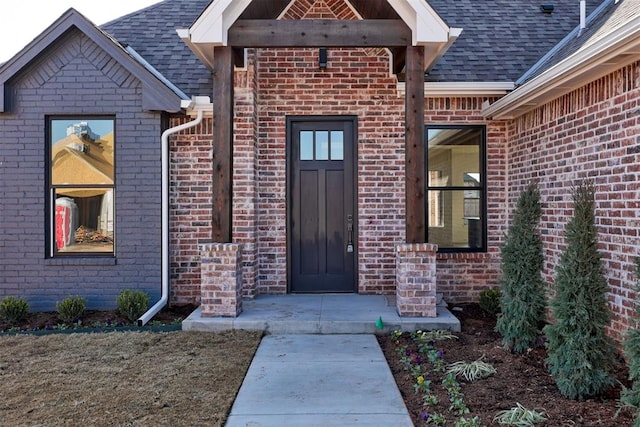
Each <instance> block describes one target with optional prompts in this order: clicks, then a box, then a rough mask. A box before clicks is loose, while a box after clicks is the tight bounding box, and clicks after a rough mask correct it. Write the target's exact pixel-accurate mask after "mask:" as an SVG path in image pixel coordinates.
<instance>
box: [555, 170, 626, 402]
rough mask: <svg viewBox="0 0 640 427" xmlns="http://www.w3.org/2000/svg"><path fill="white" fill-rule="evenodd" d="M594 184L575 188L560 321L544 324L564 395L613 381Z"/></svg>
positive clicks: (590, 392) (559, 274)
mask: <svg viewBox="0 0 640 427" xmlns="http://www.w3.org/2000/svg"><path fill="white" fill-rule="evenodd" d="M594 197H595V196H594V188H593V186H592V184H591V183H589V182H582V183H580V184H579V185H578V186H577V187H575V188H574V190H573V202H574V206H573V211H574V212H573V216H572V218H571V219H570V220H569V223H568V224H567V226H566V230H565V236H566V248H565V250H564V251H563V253H562V255H561V258H560V263H559V265H558V267H557V270H556V276H555V290H556V295H555V297H554V298H553V299H552V301H551V309H552V315H553V318H554V319H555V322H554V323H552V324H550V325H547V326H546V327H545V328H544V333H545V334H546V337H547V343H546V346H547V353H548V357H547V363H548V366H549V370H550V372H551V375H552V376H553V378H554V380H555V382H556V384H557V386H558V389H559V390H560V393H562V395H564V396H565V397H568V398H570V399H578V400H583V399H586V398H588V397H594V396H598V395H601V394H602V393H603V392H605V391H606V390H607V389H608V388H609V386H610V385H612V383H613V379H612V377H611V375H610V372H611V370H612V367H613V360H614V352H613V349H614V346H613V342H612V340H611V338H609V337H608V336H607V334H606V332H605V328H606V326H607V325H608V324H609V319H610V317H611V314H610V311H609V307H608V303H607V297H606V294H607V281H606V279H605V277H604V272H603V268H602V263H601V259H600V253H599V252H598V232H597V230H596V227H595V210H594Z"/></svg>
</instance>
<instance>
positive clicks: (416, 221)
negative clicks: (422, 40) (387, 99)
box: [405, 46, 427, 243]
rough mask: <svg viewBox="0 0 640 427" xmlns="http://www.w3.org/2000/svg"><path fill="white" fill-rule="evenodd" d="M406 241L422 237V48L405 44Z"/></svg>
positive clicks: (423, 191)
mask: <svg viewBox="0 0 640 427" xmlns="http://www.w3.org/2000/svg"><path fill="white" fill-rule="evenodd" d="M405 126H406V133H405V162H406V163H405V164H406V178H405V179H406V209H407V230H406V233H407V243H421V242H424V241H425V239H426V220H427V219H426V210H425V209H426V206H425V191H426V183H425V178H426V170H425V140H424V139H425V138H424V48H423V47H422V46H408V47H407V58H406V94H405Z"/></svg>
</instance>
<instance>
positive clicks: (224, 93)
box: [211, 46, 233, 243]
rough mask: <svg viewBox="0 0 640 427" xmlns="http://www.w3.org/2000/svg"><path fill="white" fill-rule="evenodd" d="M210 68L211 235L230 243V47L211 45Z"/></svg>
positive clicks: (231, 64) (231, 51)
mask: <svg viewBox="0 0 640 427" xmlns="http://www.w3.org/2000/svg"><path fill="white" fill-rule="evenodd" d="M214 58H215V61H214V69H213V185H212V192H213V218H212V221H211V228H212V230H211V238H212V241H213V242H217V243H231V197H232V193H231V191H232V184H231V177H232V174H233V49H232V48H231V47H226V46H222V47H215V48H214Z"/></svg>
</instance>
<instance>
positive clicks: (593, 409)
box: [379, 305, 633, 427]
mask: <svg viewBox="0 0 640 427" xmlns="http://www.w3.org/2000/svg"><path fill="white" fill-rule="evenodd" d="M462 308H463V311H462V312H455V314H456V316H457V317H458V318H460V320H461V322H462V332H461V333H458V334H457V335H458V337H459V339H457V340H448V341H440V342H438V344H437V348H438V349H442V351H443V358H444V361H445V363H448V364H450V363H454V362H457V361H461V360H464V361H468V362H471V361H474V360H477V359H479V358H481V357H484V361H485V362H487V363H490V364H491V365H493V366H494V367H495V368H496V369H497V373H496V374H495V375H493V376H491V377H489V378H486V379H483V380H479V381H477V382H472V383H467V382H465V381H464V380H460V383H461V386H462V392H463V393H464V402H465V403H466V404H467V406H468V407H469V409H470V414H469V415H466V417H467V418H469V417H473V416H476V415H477V416H478V417H479V418H480V420H481V422H482V425H486V426H491V425H498V424H497V423H494V422H493V418H494V417H495V415H496V413H497V412H499V411H501V410H505V409H509V408H512V407H514V406H515V405H516V402H519V403H520V404H522V405H523V406H525V407H526V408H528V409H535V410H537V411H540V412H544V413H545V415H546V417H547V420H548V421H547V422H546V423H544V424H540V425H544V426H562V427H566V426H617V427H622V426H631V425H633V417H632V415H631V414H630V413H629V412H628V411H621V412H620V413H619V414H618V416H617V417H616V412H617V411H618V406H617V398H618V397H619V393H620V386H619V385H618V386H616V387H614V388H612V389H611V390H609V392H608V393H607V395H606V396H603V397H602V398H600V399H590V400H586V401H582V402H578V401H573V400H568V399H565V398H563V397H562V395H561V394H560V392H559V391H558V389H557V387H556V385H555V382H554V380H553V378H552V377H551V375H550V374H549V372H548V371H547V369H546V367H545V359H546V357H547V354H546V351H545V349H544V347H538V348H535V349H533V350H531V351H528V352H526V353H525V354H523V355H515V354H511V353H510V352H508V351H505V350H503V349H502V347H501V337H500V335H499V334H497V333H496V332H495V331H494V327H495V317H490V316H487V315H485V313H484V312H483V311H482V310H481V309H480V308H479V307H478V306H477V305H469V306H464V307H462ZM401 340H402V343H401V344H407V345H410V344H411V342H412V341H411V340H410V339H408V338H407V336H406V334H405V335H403V337H402V338H401ZM395 341H396V340H394V339H392V338H391V336H381V337H380V338H379V342H380V345H381V347H382V350H383V352H384V354H385V356H386V358H387V360H388V362H389V366H390V367H391V370H392V372H393V374H394V376H395V379H396V383H397V384H398V387H399V388H400V391H401V393H402V395H403V397H404V399H405V403H406V404H407V408H408V409H409V412H410V413H411V416H412V418H413V421H414V423H415V424H416V426H422V425H426V423H425V421H424V419H423V417H424V416H425V414H424V413H423V411H424V410H425V407H424V406H423V401H422V399H421V398H419V397H418V396H417V395H416V394H415V393H414V384H415V383H416V379H415V378H413V377H412V376H411V374H410V373H409V372H407V371H405V370H404V366H403V365H402V364H401V363H400V358H399V356H398V354H397V352H396V348H397V345H398V344H397V343H396V342H395ZM540 344H542V342H541V343H540ZM620 366H621V368H620V369H619V371H618V372H617V374H616V375H617V378H618V381H619V382H620V383H624V384H627V371H626V369H624V368H623V365H622V364H621V365H620ZM431 380H432V381H433V383H434V384H436V383H438V382H439V381H441V379H440V378H438V377H435V376H434V377H433V378H431ZM433 389H434V390H435V389H436V387H435V386H434V387H433ZM438 397H439V399H438V400H439V404H438V406H436V407H429V408H427V411H426V412H427V413H429V412H431V413H442V414H448V415H449V416H448V417H447V419H448V420H451V421H449V422H448V423H447V424H446V425H453V422H452V421H453V420H454V419H456V417H455V416H454V415H452V414H451V413H450V412H448V408H449V400H448V397H447V395H446V392H444V391H443V392H442V393H441V394H440V395H439V396H438Z"/></svg>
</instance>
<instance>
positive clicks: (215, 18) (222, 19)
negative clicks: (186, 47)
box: [189, 0, 251, 46]
mask: <svg viewBox="0 0 640 427" xmlns="http://www.w3.org/2000/svg"><path fill="white" fill-rule="evenodd" d="M249 4H251V0H215V1H214V2H213V3H211V4H210V5H209V6H208V7H207V8H206V9H205V10H204V12H202V14H201V15H200V16H199V17H198V19H197V20H196V22H194V23H193V25H192V26H191V28H189V35H190V38H191V42H192V43H196V44H201V43H206V44H211V45H213V46H226V45H227V34H228V32H229V28H231V26H232V25H233V23H234V22H236V21H237V20H238V18H239V17H240V15H242V12H244V10H245V9H246V8H247V6H249Z"/></svg>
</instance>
